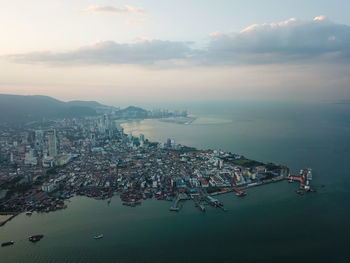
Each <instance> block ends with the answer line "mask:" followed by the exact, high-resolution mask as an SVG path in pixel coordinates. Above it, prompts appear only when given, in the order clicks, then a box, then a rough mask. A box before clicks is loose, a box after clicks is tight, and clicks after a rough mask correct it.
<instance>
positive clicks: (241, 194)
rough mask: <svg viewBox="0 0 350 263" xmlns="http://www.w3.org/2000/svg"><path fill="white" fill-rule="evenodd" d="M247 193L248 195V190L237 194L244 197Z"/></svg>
mask: <svg viewBox="0 0 350 263" xmlns="http://www.w3.org/2000/svg"><path fill="white" fill-rule="evenodd" d="M245 195H247V193H246V191H240V192H237V193H236V196H239V197H242V196H245Z"/></svg>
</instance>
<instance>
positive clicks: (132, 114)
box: [117, 106, 149, 119]
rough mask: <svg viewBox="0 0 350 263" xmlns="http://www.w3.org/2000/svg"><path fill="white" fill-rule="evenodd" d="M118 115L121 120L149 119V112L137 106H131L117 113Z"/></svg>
mask: <svg viewBox="0 0 350 263" xmlns="http://www.w3.org/2000/svg"><path fill="white" fill-rule="evenodd" d="M117 115H118V116H119V117H121V118H128V119H135V118H147V117H148V116H149V112H148V111H146V110H144V109H142V108H140V107H135V106H129V107H127V108H125V109H122V110H120V111H118V112H117Z"/></svg>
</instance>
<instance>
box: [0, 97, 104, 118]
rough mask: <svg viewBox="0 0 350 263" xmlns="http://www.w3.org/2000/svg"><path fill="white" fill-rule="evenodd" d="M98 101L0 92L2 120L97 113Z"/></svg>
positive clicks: (0, 114) (0, 115) (0, 116)
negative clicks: (67, 100) (70, 100)
mask: <svg viewBox="0 0 350 263" xmlns="http://www.w3.org/2000/svg"><path fill="white" fill-rule="evenodd" d="M100 105H101V106H103V105H102V104H99V103H98V102H94V101H89V102H84V101H73V102H63V101H60V100H57V99H54V98H52V97H48V96H41V95H34V96H22V95H9V94H0V121H3V122H21V121H30V120H39V119H42V118H58V117H59V118H65V117H82V116H93V115H96V110H95V107H96V106H100Z"/></svg>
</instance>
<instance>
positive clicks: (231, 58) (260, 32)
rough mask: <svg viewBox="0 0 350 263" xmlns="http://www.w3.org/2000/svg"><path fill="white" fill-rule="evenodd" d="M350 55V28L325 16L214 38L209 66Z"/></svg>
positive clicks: (208, 61) (264, 25) (263, 26)
mask: <svg viewBox="0 0 350 263" xmlns="http://www.w3.org/2000/svg"><path fill="white" fill-rule="evenodd" d="M349 54H350V27H349V26H347V25H340V24H335V23H332V22H331V21H329V20H328V19H327V18H326V17H324V16H319V17H316V18H314V20H312V21H307V22H305V21H298V20H296V19H294V18H291V19H289V20H287V21H283V22H280V23H276V24H263V25H252V26H250V27H248V28H246V29H244V30H242V31H241V32H232V33H230V34H220V33H217V32H216V33H215V34H212V40H211V42H210V43H209V46H208V48H207V54H206V56H205V58H204V59H205V60H206V61H207V63H215V62H216V63H224V64H235V63H248V64H250V63H253V64H259V63H276V62H277V63H281V62H292V61H299V60H310V59H327V60H338V61H339V60H344V59H348V58H349Z"/></svg>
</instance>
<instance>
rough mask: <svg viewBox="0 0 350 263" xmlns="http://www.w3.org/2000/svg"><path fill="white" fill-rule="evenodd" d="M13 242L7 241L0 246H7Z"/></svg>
mask: <svg viewBox="0 0 350 263" xmlns="http://www.w3.org/2000/svg"><path fill="white" fill-rule="evenodd" d="M14 243H15V242H13V241H8V242H4V243H2V244H1V246H2V247H7V246H11V245H13V244H14Z"/></svg>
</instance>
